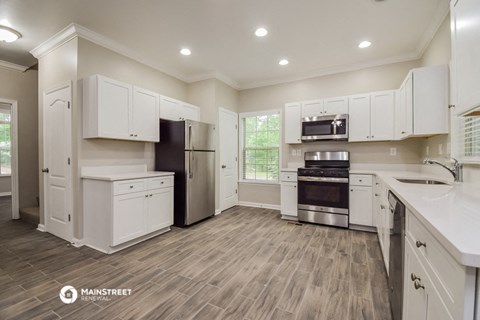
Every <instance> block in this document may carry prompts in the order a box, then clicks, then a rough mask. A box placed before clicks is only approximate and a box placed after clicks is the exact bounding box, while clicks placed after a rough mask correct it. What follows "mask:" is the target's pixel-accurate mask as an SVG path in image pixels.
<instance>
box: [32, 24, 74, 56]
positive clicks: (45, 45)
mask: <svg viewBox="0 0 480 320" xmlns="http://www.w3.org/2000/svg"><path fill="white" fill-rule="evenodd" d="M76 36H77V30H76V25H75V24H74V23H71V24H69V25H68V26H66V27H65V28H63V29H62V30H60V31H59V32H57V33H56V34H54V35H53V36H52V37H50V38H49V39H47V40H46V41H44V42H42V43H41V44H39V45H38V46H36V47H35V48H33V49H32V50H30V53H31V54H32V55H33V56H34V57H35V58H37V59H40V58H43V57H44V56H46V55H47V54H49V53H50V52H52V51H53V50H55V49H57V48H59V47H60V46H62V45H64V44H65V43H67V42H68V41H70V40H72V39H73V38H75V37H76Z"/></svg>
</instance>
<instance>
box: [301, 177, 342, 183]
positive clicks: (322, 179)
mask: <svg viewBox="0 0 480 320" xmlns="http://www.w3.org/2000/svg"><path fill="white" fill-rule="evenodd" d="M298 181H312V182H331V183H348V178H324V177H303V176H301V177H298Z"/></svg>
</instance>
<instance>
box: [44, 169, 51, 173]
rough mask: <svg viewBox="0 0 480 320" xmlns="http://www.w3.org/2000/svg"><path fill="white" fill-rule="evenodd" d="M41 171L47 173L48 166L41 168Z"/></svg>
mask: <svg viewBox="0 0 480 320" xmlns="http://www.w3.org/2000/svg"><path fill="white" fill-rule="evenodd" d="M42 172H43V173H48V172H50V170H48V168H43V169H42Z"/></svg>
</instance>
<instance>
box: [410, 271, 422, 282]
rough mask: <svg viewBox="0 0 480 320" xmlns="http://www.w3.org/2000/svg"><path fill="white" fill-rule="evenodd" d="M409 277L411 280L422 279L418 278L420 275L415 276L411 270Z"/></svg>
mask: <svg viewBox="0 0 480 320" xmlns="http://www.w3.org/2000/svg"><path fill="white" fill-rule="evenodd" d="M410 278H411V279H412V281H416V280H422V279H420V277H417V275H416V274H415V273H413V272H412V273H411V274H410Z"/></svg>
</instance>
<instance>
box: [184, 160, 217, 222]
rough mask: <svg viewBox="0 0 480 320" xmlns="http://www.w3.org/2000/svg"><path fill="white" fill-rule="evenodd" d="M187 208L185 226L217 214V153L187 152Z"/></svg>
mask: <svg viewBox="0 0 480 320" xmlns="http://www.w3.org/2000/svg"><path fill="white" fill-rule="evenodd" d="M185 169H187V174H186V177H185V179H186V186H187V188H186V189H187V190H186V191H187V194H186V196H187V199H186V200H187V206H186V214H185V224H187V225H190V224H192V223H195V222H197V221H200V220H202V219H205V218H207V217H210V216H213V215H214V214H215V152H213V151H186V152H185Z"/></svg>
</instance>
